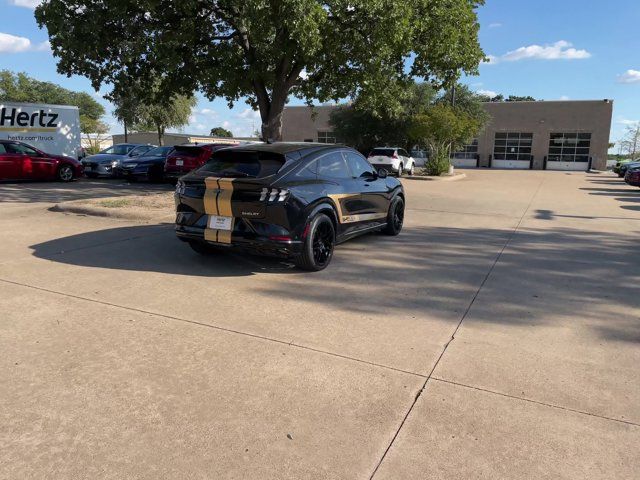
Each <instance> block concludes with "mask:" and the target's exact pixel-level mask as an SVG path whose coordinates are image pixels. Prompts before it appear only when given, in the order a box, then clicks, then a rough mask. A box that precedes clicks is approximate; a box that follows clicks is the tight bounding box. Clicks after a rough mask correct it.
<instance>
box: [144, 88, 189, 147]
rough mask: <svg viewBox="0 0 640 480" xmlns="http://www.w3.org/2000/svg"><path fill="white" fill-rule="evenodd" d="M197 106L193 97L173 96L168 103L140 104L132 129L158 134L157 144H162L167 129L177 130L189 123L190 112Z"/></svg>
mask: <svg viewBox="0 0 640 480" xmlns="http://www.w3.org/2000/svg"><path fill="white" fill-rule="evenodd" d="M196 104H197V100H196V99H195V97H193V96H187V95H174V96H173V97H172V98H171V99H170V101H169V102H168V103H165V102H163V103H142V104H141V105H140V106H139V108H138V111H137V115H136V118H135V123H134V125H133V128H134V129H135V130H138V131H152V130H155V131H156V132H157V133H158V144H159V145H163V144H164V133H165V131H166V129H167V128H178V127H182V126H184V125H186V124H187V123H189V117H190V116H191V110H192V109H193V107H195V106H196Z"/></svg>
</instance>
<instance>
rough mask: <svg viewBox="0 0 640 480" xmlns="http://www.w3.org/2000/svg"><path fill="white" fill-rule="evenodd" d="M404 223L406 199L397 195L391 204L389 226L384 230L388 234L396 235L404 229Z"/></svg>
mask: <svg viewBox="0 0 640 480" xmlns="http://www.w3.org/2000/svg"><path fill="white" fill-rule="evenodd" d="M403 223H404V201H403V200H402V198H401V197H396V198H395V199H394V200H393V201H392V202H391V205H390V206H389V213H388V214H387V226H386V227H385V228H384V230H383V232H384V233H385V234H387V235H391V236H396V235H399V234H400V232H401V231H402V224H403Z"/></svg>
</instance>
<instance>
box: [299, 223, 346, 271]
mask: <svg viewBox="0 0 640 480" xmlns="http://www.w3.org/2000/svg"><path fill="white" fill-rule="evenodd" d="M335 244H336V230H335V227H334V226H333V222H332V221H331V219H330V218H329V217H327V216H326V215H325V214H324V213H319V214H318V215H316V216H315V217H313V218H312V219H311V222H310V223H309V230H308V233H307V237H306V238H305V239H304V244H303V245H302V253H301V254H300V255H298V256H297V257H296V258H295V264H296V266H297V267H298V268H300V269H302V270H307V271H310V272H319V271H320V270H324V269H325V268H327V266H328V265H329V263H331V259H332V258H333V250H334V248H335Z"/></svg>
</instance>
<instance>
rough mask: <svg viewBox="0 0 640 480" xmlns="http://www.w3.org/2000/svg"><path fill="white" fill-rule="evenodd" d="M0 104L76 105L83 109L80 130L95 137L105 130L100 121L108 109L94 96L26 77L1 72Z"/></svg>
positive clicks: (5, 71)
mask: <svg viewBox="0 0 640 480" xmlns="http://www.w3.org/2000/svg"><path fill="white" fill-rule="evenodd" d="M0 101H5V102H25V103H49V104H53V105H74V106H76V107H78V108H79V109H80V129H81V130H82V132H83V133H95V132H98V131H102V130H103V127H104V123H102V122H101V120H100V119H101V117H102V116H103V115H104V113H105V109H104V107H103V106H102V105H101V104H100V103H98V102H97V101H96V100H95V99H94V98H93V97H92V96H91V95H89V94H88V93H86V92H75V91H73V90H68V89H66V88H63V87H61V86H60V85H56V84H55V83H52V82H43V81H41V80H36V79H35V78H32V77H30V76H28V75H27V74H26V73H14V72H11V71H9V70H0Z"/></svg>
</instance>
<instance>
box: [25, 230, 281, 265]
mask: <svg viewBox="0 0 640 480" xmlns="http://www.w3.org/2000/svg"><path fill="white" fill-rule="evenodd" d="M173 227H174V225H173V224H159V225H136V226H125V227H117V228H110V229H106V230H98V231H93V232H86V233H80V234H77V235H72V236H69V237H63V238H57V239H55V240H50V241H47V242H44V243H40V244H37V245H32V246H31V247H30V248H31V249H32V250H33V255H34V256H36V257H39V258H44V259H48V260H51V261H56V262H61V263H68V264H72V265H81V266H84V267H95V268H107V269H115V270H131V271H140V272H145V271H151V272H159V273H167V274H172V275H189V276H205V277H218V276H219V277H229V276H243V275H252V274H253V273H256V272H278V273H283V272H287V271H291V270H292V268H293V265H292V264H291V263H290V262H286V261H283V260H281V259H275V258H267V257H257V256H249V255H246V254H243V253H239V252H235V251H225V250H224V249H221V250H220V251H219V252H215V253H212V254H211V255H200V254H197V253H196V252H194V251H193V250H192V249H191V248H190V247H189V245H188V244H187V243H186V242H182V241H180V240H178V239H177V238H176V236H175V233H174V229H173Z"/></svg>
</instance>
